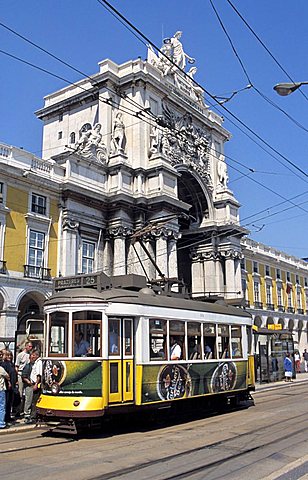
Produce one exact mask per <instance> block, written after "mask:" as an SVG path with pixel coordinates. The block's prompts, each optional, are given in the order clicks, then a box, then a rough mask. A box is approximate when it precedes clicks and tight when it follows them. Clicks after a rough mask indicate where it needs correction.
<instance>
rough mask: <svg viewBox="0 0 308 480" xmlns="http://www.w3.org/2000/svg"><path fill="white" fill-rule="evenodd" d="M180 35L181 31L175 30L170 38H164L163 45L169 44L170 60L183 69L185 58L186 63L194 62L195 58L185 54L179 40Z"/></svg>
mask: <svg viewBox="0 0 308 480" xmlns="http://www.w3.org/2000/svg"><path fill="white" fill-rule="evenodd" d="M181 36H182V32H181V31H178V32H176V33H175V34H174V35H173V37H172V38H167V39H166V40H164V43H165V45H168V44H170V45H171V48H172V56H171V59H172V61H173V62H174V63H175V64H176V65H177V66H178V67H179V68H180V69H181V70H185V66H186V59H187V61H188V63H195V59H194V58H192V57H190V56H189V55H187V53H185V52H184V49H183V45H182V43H181V42H180V38H181Z"/></svg>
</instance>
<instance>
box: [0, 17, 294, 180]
mask: <svg viewBox="0 0 308 480" xmlns="http://www.w3.org/2000/svg"><path fill="white" fill-rule="evenodd" d="M121 23H122V22H121ZM0 25H1V26H2V27H3V28H6V29H7V30H8V31H10V32H11V33H13V34H14V35H16V36H18V37H19V38H21V39H22V40H24V41H26V42H27V43H29V44H31V45H32V46H34V47H36V48H38V49H39V50H41V51H43V52H44V53H46V54H47V55H49V56H51V57H52V58H54V59H56V60H57V61H59V62H60V63H62V64H64V65H65V66H67V67H69V68H71V69H73V70H74V71H75V72H77V73H80V74H81V75H83V76H85V77H87V78H88V79H89V80H90V81H91V82H92V81H93V78H91V77H90V76H88V75H87V74H86V73H84V72H82V71H81V70H80V69H78V68H76V67H74V66H73V65H71V64H69V63H68V62H66V61H64V60H63V59H61V58H59V57H58V56H56V55H54V54H53V53H52V52H50V51H48V50H46V49H45V48H43V47H41V46H40V45H38V44H36V43H34V42H33V41H31V40H30V39H28V38H26V37H25V36H23V35H21V34H20V33H18V32H16V31H15V30H13V29H12V28H10V27H8V26H7V25H5V24H3V23H1V22H0ZM243 68H244V67H243ZM46 73H47V72H46ZM49 73H50V72H49ZM247 79H248V81H250V79H249V76H248V75H247ZM106 88H107V89H108V90H109V91H111V92H112V93H115V94H117V92H114V91H113V90H111V89H110V88H108V87H106ZM246 88H247V87H246ZM122 98H124V99H125V100H126V101H130V103H132V104H133V105H134V106H137V107H138V108H139V109H141V112H142V110H144V109H143V107H142V106H141V105H140V104H138V103H137V102H135V101H134V100H133V99H130V98H129V97H127V96H125V97H122ZM103 101H104V102H106V99H103ZM214 107H215V106H214ZM124 108H127V107H124ZM141 112H139V113H141ZM134 116H136V113H135V112H134ZM106 135H107V134H106ZM72 153H73V152H72ZM267 153H269V152H267ZM274 158H275V159H276V157H274ZM276 160H277V159H276ZM293 173H294V172H293Z"/></svg>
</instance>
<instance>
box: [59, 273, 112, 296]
mask: <svg viewBox="0 0 308 480" xmlns="http://www.w3.org/2000/svg"><path fill="white" fill-rule="evenodd" d="M107 285H108V286H110V279H109V277H108V276H107V275H106V274H105V273H103V272H99V273H95V274H85V275H74V276H70V277H59V278H55V280H54V292H59V291H60V290H66V289H68V288H87V287H90V288H95V289H97V290H99V291H100V290H102V288H103V287H106V286H107Z"/></svg>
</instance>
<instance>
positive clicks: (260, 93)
mask: <svg viewBox="0 0 308 480" xmlns="http://www.w3.org/2000/svg"><path fill="white" fill-rule="evenodd" d="M209 2H210V5H211V6H212V8H213V10H214V13H215V15H216V17H217V19H218V22H219V24H220V26H221V28H222V30H223V32H224V34H225V35H226V37H227V39H228V41H229V43H230V45H231V48H232V51H233V53H234V55H235V57H236V58H237V60H238V62H239V64H240V66H241V68H242V70H243V72H244V75H245V76H246V79H247V80H248V82H249V85H250V86H251V87H252V88H253V89H254V90H255V92H257V94H258V95H259V96H260V97H261V98H263V100H265V101H266V102H267V103H269V104H270V105H271V106H272V107H274V108H276V109H277V110H279V111H280V112H281V113H283V114H284V115H285V116H286V117H287V118H288V119H289V120H291V122H293V123H294V124H295V125H296V126H297V127H299V128H301V129H302V130H304V131H305V132H306V133H308V129H307V128H306V127H305V126H304V125H302V124H301V123H300V122H298V121H297V120H296V119H295V118H293V117H292V116H291V115H290V114H289V113H288V112H286V111H285V110H284V109H283V108H281V107H280V106H279V105H278V104H277V103H275V102H274V101H273V100H271V99H270V98H268V97H267V96H266V95H265V94H264V93H262V92H261V90H260V89H258V88H257V87H256V86H255V85H254V83H253V81H252V79H251V78H250V76H249V74H248V70H247V68H246V67H245V65H244V62H243V60H242V59H241V57H240V55H239V54H238V52H237V50H236V48H235V45H234V42H233V40H232V38H231V36H230V34H229V33H228V31H227V29H226V27H225V25H224V23H223V21H222V19H221V17H220V15H219V13H218V10H217V9H216V7H215V6H214V4H213V1H212V0H209Z"/></svg>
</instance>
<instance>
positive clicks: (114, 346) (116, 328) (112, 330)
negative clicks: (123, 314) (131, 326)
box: [108, 318, 120, 355]
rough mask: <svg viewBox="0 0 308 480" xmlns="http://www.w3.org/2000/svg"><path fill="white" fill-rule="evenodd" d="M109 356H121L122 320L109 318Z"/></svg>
mask: <svg viewBox="0 0 308 480" xmlns="http://www.w3.org/2000/svg"><path fill="white" fill-rule="evenodd" d="M108 334H109V335H108V351H109V355H120V319H119V318H109V321H108Z"/></svg>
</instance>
